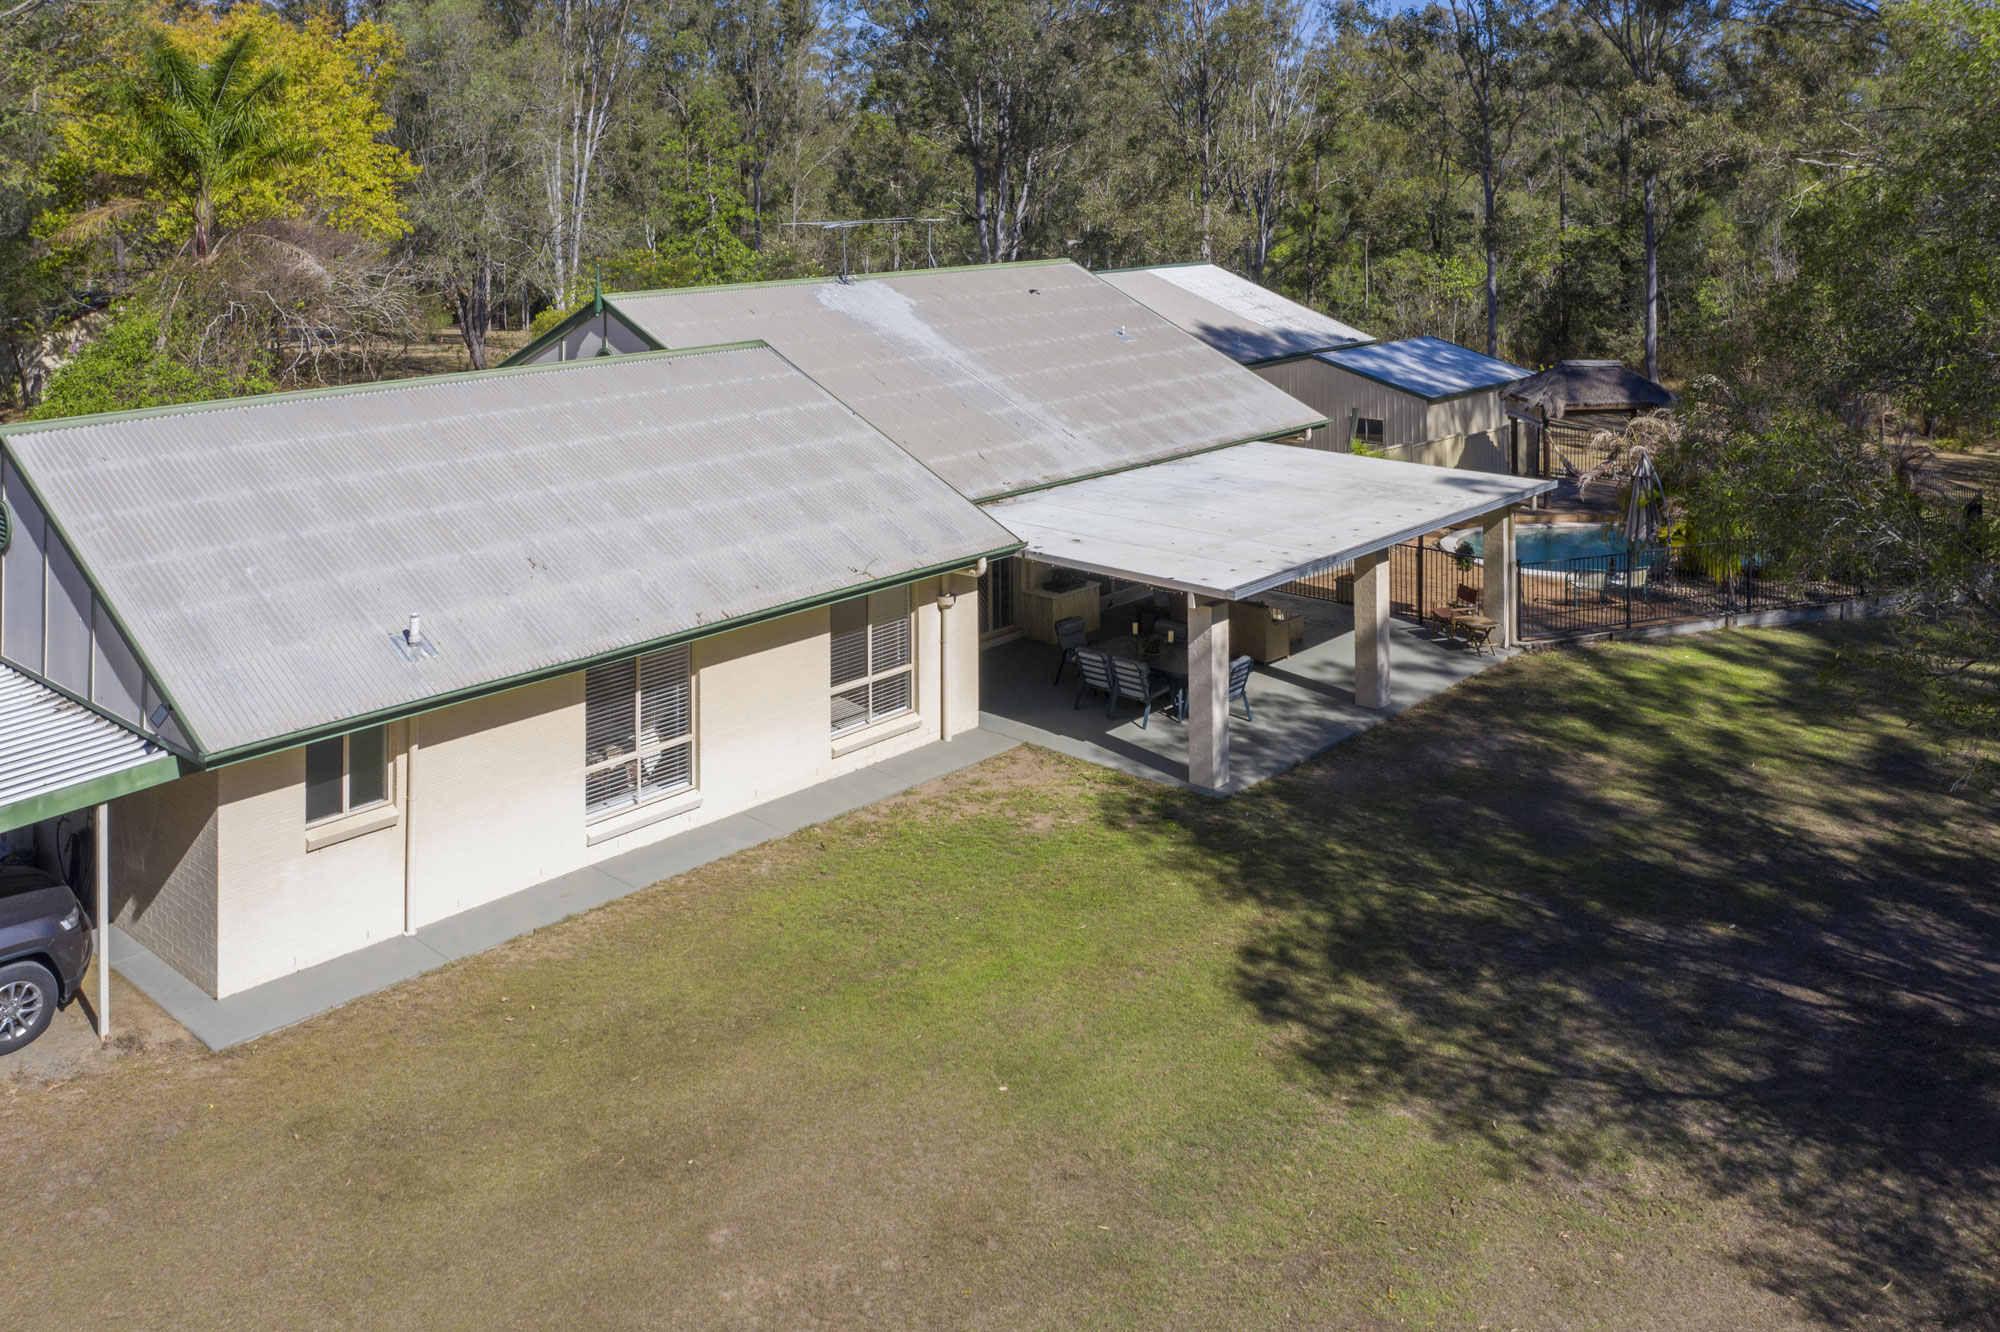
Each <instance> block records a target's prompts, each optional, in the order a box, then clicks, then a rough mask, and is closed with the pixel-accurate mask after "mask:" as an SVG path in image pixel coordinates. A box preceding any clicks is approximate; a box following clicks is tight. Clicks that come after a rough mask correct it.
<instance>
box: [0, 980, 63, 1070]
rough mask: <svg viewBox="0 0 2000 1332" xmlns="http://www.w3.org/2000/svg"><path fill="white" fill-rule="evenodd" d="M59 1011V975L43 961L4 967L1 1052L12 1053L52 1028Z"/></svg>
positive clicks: (0, 993)
mask: <svg viewBox="0 0 2000 1332" xmlns="http://www.w3.org/2000/svg"><path fill="white" fill-rule="evenodd" d="M55 1012H56V978H55V977H54V976H52V975H50V974H49V969H48V968H47V967H45V966H43V965H42V964H41V963H39V962H10V963H9V964H7V965H6V966H4V967H0V1055H7V1054H12V1053H14V1051H16V1050H18V1049H20V1048H21V1047H22V1046H24V1045H26V1044H28V1043H29V1042H30V1041H32V1040H34V1039H35V1037H37V1036H39V1035H41V1034H42V1033H43V1032H44V1031H46V1030H48V1026H49V1019H50V1018H52V1017H54V1016H55Z"/></svg>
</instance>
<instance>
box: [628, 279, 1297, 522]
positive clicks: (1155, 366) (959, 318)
mask: <svg viewBox="0 0 2000 1332" xmlns="http://www.w3.org/2000/svg"><path fill="white" fill-rule="evenodd" d="M606 299H607V300H608V301H610V302H611V304H612V305H613V307H614V308H615V309H616V310H617V311H618V313H619V315H620V316H621V317H623V318H625V319H627V320H629V321H631V322H632V323H633V324H635V325H636V326H637V327H639V328H641V329H643V330H644V331H645V332H646V333H647V334H648V335H649V336H651V337H653V338H655V339H657V340H658V341H659V342H661V343H664V344H665V345H667V346H669V347H688V346H700V345H702V344H707V343H716V342H728V341H733V340H737V339H745V338H762V339H764V340H766V341H768V342H769V343H770V344H771V345H772V346H774V347H776V348H777V349H778V350H779V351H780V352H782V353H783V354H784V355H785V357H786V358H787V359H788V360H790V361H792V362H793V363H794V364H796V365H797V366H798V367H799V368H800V369H802V370H804V371H805V372H806V373H807V374H809V375H811V376H812V377H813V378H814V379H816V380H818V381H819V382H820V383H822V384H824V385H826V387H827V388H828V390H830V391H831V392H832V393H833V394H834V396H836V397H838V398H839V399H840V400H841V401H842V402H844V403H846V404H847V405H848V406H850V407H852V408H854V410H855V411H857V412H859V413H861V415H862V416H864V417H866V418H867V419H868V420H869V421H870V422H871V423H873V424H874V425H875V426H876V428H877V429H879V430H881V431H882V432H883V433H884V434H886V435H888V436H889V438H891V439H893V440H895V441H896V442H897V443H898V444H901V445H902V446H903V447H904V448H906V449H908V450H909V451H910V452H911V453H912V454H914V455H915V456H916V457H917V459H918V460H919V461H921V462H923V463H924V464H925V465H926V466H928V467H930V468H931V469H932V470H934V471H936V472H937V473H938V475H940V476H942V477H943V478H944V479H945V480H947V481H949V482H950V483H951V484H952V485H954V486H956V487H958V489H959V490H961V491H963V492H964V493H965V494H967V495H970V496H972V497H973V498H975V499H989V498H992V497H993V496H996V495H1006V494H1011V493H1013V492H1015V491H1019V490H1025V489H1029V488H1031V487H1035V486H1043V485H1049V484H1052V483H1054V482H1060V481H1066V480H1071V479H1074V478H1076V477H1080V476H1090V475H1094V474H1096V473H1098V472H1106V471H1112V470H1116V469H1118V468H1122V467H1132V466H1136V465H1138V464H1140V463H1144V462H1151V461H1154V460H1157V459H1160V458H1168V457H1174V456H1176V455H1178V454H1183V453H1188V452H1191V451H1193V450H1195V449H1200V448H1207V447H1212V446H1214V445H1218V444H1229V443H1234V442H1236V441H1238V440H1242V439H1254V438H1260V437H1264V436H1269V435H1281V434H1287V433H1290V432H1292V431H1296V430H1302V429H1304V428H1306V427H1307V426H1310V425H1313V424H1315V423H1317V422H1318V421H1319V420H1320V417H1319V415H1318V414H1317V413H1315V412H1313V411H1312V410H1311V409H1310V408H1308V407H1306V406H1305V405H1304V404H1302V403H1300V402H1299V401H1298V400H1297V399H1295V398H1293V397H1291V396H1289V395H1288V394H1286V393H1283V392H1281V391H1280V390H1278V389H1276V388H1274V387H1272V386H1271V385H1269V384H1267V383H1265V382H1264V381H1263V380H1261V379H1259V378H1257V377H1256V376H1255V375H1253V374H1250V373H1249V372H1248V371H1245V370H1244V369H1242V368H1241V367H1240V366H1237V365H1235V364H1233V363H1232V362H1231V361H1230V360H1229V359H1228V358H1226V357H1223V356H1220V355H1217V354H1216V353H1215V352H1214V351H1213V350H1212V349H1210V348H1208V347H1206V346H1203V345H1202V344H1201V343H1200V342H1198V341H1196V340H1195V339H1194V338H1192V337H1189V336H1188V335H1187V334H1186V333H1183V332H1182V331H1181V330H1180V329H1178V328H1176V327H1174V325H1173V324H1171V323H1169V322H1168V321H1167V320H1166V319H1164V318H1162V317H1161V316H1159V315H1157V314H1155V313H1153V312H1152V311H1151V310H1148V309H1147V308H1146V307H1145V306H1143V305H1141V304H1139V303H1138V302H1137V301H1134V300H1132V299H1131V298H1130V297H1128V296H1126V295H1125V294H1124V293H1122V292H1120V291H1118V290H1117V289H1116V288H1114V287H1112V286H1110V285H1109V284H1107V283H1104V282H1100V281H1098V280H1097V278H1095V277H1093V276H1092V275H1091V274H1089V273H1087V272H1085V271H1084V270H1083V269H1081V268H1078V267H1077V266H1075V265H1074V264H1068V263H1061V264H1000V265H993V266H989V267H983V268H974V269H955V270H949V271H944V270H940V271H936V272H930V271H918V272H909V273H896V274H878V275H876V276H874V277H868V278H856V279H854V280H853V281H849V282H840V281H836V280H833V279H827V280H825V281H813V282H795V283H769V284H750V285H745V286H735V287H700V288H689V289H687V290H684V291H666V292H652V293H643V294H637V295H629V296H614V297H607V298H606Z"/></svg>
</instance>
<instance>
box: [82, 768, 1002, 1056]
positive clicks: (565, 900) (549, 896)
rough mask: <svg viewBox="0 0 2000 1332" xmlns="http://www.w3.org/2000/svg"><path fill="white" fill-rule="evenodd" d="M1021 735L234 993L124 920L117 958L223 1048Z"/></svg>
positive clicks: (891, 790)
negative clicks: (192, 974) (178, 961)
mask: <svg viewBox="0 0 2000 1332" xmlns="http://www.w3.org/2000/svg"><path fill="white" fill-rule="evenodd" d="M1017 743H1018V741H1016V740H1015V739H1013V738H1011V737H1008V736H1002V735H998V734H995V733H994V732H991V731H986V730H974V731H969V732H967V733H966V734H964V735H961V736H958V737H957V738H956V739H953V740H947V741H940V742H938V743H936V744H931V745H926V746H924V747H923V748H922V749H915V750H911V751H909V752H908V753H904V754H898V755H896V756H895V757H894V758H888V759H884V760H883V761H882V762H880V763H877V764H873V765H871V766H869V767H866V768H863V769H861V770H860V771H858V772H852V773H848V774H846V775H845V776H841V777H836V778H834V779H833V780H831V781H827V782H821V783H820V784H819V785H817V786H811V787H807V788H806V789H805V790H803V791H797V792H794V793H793V794H791V795H788V796H783V797H780V798H779V799H777V800H773V801H770V802H768V803H766V804H762V805H758V806H756V807H755V808H754V809H749V810H745V811H744V812H743V813H741V814H734V815H731V816H730V817H728V818H726V819H718V820H717V821H716V822H714V823H710V824H705V825H704V826H702V827H699V828H694V829H690V830H689V831H687V832H684V833H680V834H678V835H676V836H673V837H669V838H667V839H665V840H664V841H660V842H656V843H654V844H653V845H651V846H646V847H641V848H639V849H638V850H636V851H628V852H626V853H625V854H624V855H621V856H615V857H613V858H611V859H609V860H605V861H601V862H599V863H598V864H595V865H591V866H588V867H586V868H584V869H580V870H576V871H573V872H572V873H569V874H565V875H563V876H562V877H561V878H557V879H551V880H549V881H548V882H547V883H541V884H537V885H535V886H534V887H532V888H525V889H523V890H521V891H520V892H518V893H513V894H511V895H509V896H507V897H503V898H500V899H499V900H498V901H494V902H488V903H487V904H486V905H484V906H480V907H474V908H473V909H472V910H470V911H464V912H461V913H459V914H458V915H456V916H449V917H446V918H445V919H444V920H440V921H437V922H436V923H434V924H431V925H426V926H424V927H423V928H422V929H420V930H418V931H417V932H416V933H415V934H406V935H398V936H396V937H395V938H392V939H384V940H383V941H382V942H380V943H377V944H371V945H369V946H368V947H366V948H363V949H360V950H358V951H356V952H352V953H348V954H346V955H345V956H343V957H337V958H335V959H333V960H332V961H331V962H322V963H320V964H319V965H318V966H316V967H308V968H306V969H305V970H304V971H300V972H297V973H295V974H293V975H290V976H285V977H282V978H280V979H278V980H274V981H270V982H268V983H267V984H264V985H259V986H256V987H254V988H253V989H249V990H245V991H243V992H241V993H240V994H232V995H230V996H229V997H228V998H226V999H211V998H209V996H208V995H206V994H204V993H203V992H202V991H201V989H200V988H199V987H197V986H196V985H195V984H194V983H193V982H192V981H189V980H188V979H187V978H186V977H184V976H182V975H181V974H180V973H179V972H178V971H175V970H174V969H173V968H172V967H170V966H168V965H167V964H166V963H165V962H162V961H161V960H160V959H159V958H157V957H155V956H154V955H153V954H152V953H151V952H150V951H148V950H147V949H146V947H145V946H144V945H142V944H141V943H139V941H138V940H136V939H134V938H132V937H131V936H130V935H128V934H126V933H125V932H124V931H123V930H121V929H119V928H118V927H117V926H115V925H114V926H113V927H112V928H111V965H112V969H113V971H115V972H116V973H117V974H118V975H121V976H123V977H124V978H125V979H126V980H128V981H130V982H131V983H132V984H133V985H134V986H136V987H137V988H138V989H139V990H140V992H141V993H143V994H145V995H146V996H147V997H148V998H150V999H151V1000H152V1001H153V1002H154V1003H156V1004H158V1005H159V1006H160V1007H161V1008H162V1009H164V1010H166V1012H167V1014H168V1016H170V1017H172V1018H173V1019H174V1020H175V1021H177V1022H179V1023H180V1024H181V1025H183V1026H185V1027H186V1028H187V1029H188V1030H189V1031H191V1032H193V1033H194V1034H195V1035H196V1036H197V1037H199V1038H200V1039H201V1041H202V1042H203V1043H204V1044H206V1045H207V1046H208V1047H209V1048H210V1049H213V1050H222V1049H226V1048H228V1047H229V1046H232V1045H240V1044H242V1043H243V1042H245V1041H248V1040H254V1039H255V1038H257V1037H259V1036H262V1035H264V1034H266V1033H267V1032H273V1031H277V1030H278V1029H279V1028H281V1027H289V1026H291V1025H292V1024H293V1023H295V1022H303V1021H304V1020H305V1019H307V1018H309V1017H312V1016H314V1015H315V1014H318V1013H324V1012H326V1011H327V1010H328V1009H331V1008H338V1007H339V1006H340V1005H342V1004H344V1003H347V1002H348V1001H350V1000H353V999H359V998H360V997H361V996H363V995H365V994H373V993H374V992H375V991H377V990H383V989H387V988H388V987H389V986H391V985H395V984H398V983H400V982H402V981H406V980H409V979H410V978H411V977H413V976H419V975H422V974H423V973H424V972H426V971H431V970H434V969H436V968H438V967H441V966H444V965H445V964H446V963H448V962H455V961H457V960H458V959H460V958H462V957H470V956H471V955H472V954H474V953H478V952H483V951H485V950H486V949H488V948H492V947H493V946H495V945H496V944H502V943H505V942H506V941H507V940H509V939H513V938H516V937H518V936H520V935H523V934H528V933H530V932H532V931H534V930H538V929H542V928H544V927H545V926H549V925H553V924H555V923H556V922H557V921H560V920H563V919H566V918H567V917H570V916H574V915H576V914H577V913H578V912H582V911H588V910H590V909H591V908H592V907H598V906H602V905H604V904H605V903H606V902H610V901H613V900H615V899H617V898H620V897H624V896H625V895H626V894H628V893H634V892H637V891H638V890H639V889H641V888H646V887H650V886H651V885H653V884H655V883H658V882H660V881H661V880H662V879H670V878H672V877H674V876H675V875H677V874H685V873H686V872H687V871H689V870H691V869H695V868H698V867H699V866H702V865H706V864H708V863H709V862H710V861H715V860H721V859H722V858H723V857H725V856H732V855H734V854H736V853H737V852H738V851H743V850H747V849H748V848H750V847H753V846H756V845H758V844H760V843H763V842H768V841H771V840H773V839H775V838H779V837H784V836H787V835H788V834H791V833H794V832H797V831H798V830H799V829H801V828H807V827H810V826H812V825H813V824H815V823H824V822H826V821H827V820H828V819H831V818H836V817H838V816H839V815H842V814H845V813H847V812H849V811H850V810H856V809H860V808H862V807H863V806H864V805H872V804H874V803H875V802H876V801H878V800H886V799H888V798H889V797H890V796H893V795H898V794H900V793H902V792H904V791H907V790H909V789H910V788H912V787H915V786H921V785H922V784H923V783H925V782H928V781H934V780H936V779H937V778H939V777H945V776H949V775H950V774H952V773H954V772H958V771H960V770H962V769H965V768H969V767H971V766H973V765H974V764H976V763H983V762H985V761H986V760H987V759H989V758H992V757H993V756H994V755H996V754H1001V753H1005V752H1006V751H1007V750H1010V749H1012V748H1014V746H1015V745H1016V744H1017Z"/></svg>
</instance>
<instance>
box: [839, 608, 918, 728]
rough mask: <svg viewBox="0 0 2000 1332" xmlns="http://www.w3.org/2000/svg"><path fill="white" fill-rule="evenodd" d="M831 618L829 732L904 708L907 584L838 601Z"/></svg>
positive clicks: (908, 694) (907, 673)
mask: <svg viewBox="0 0 2000 1332" xmlns="http://www.w3.org/2000/svg"><path fill="white" fill-rule="evenodd" d="M832 619H833V649H832V658H833V660H832V665H833V733H834V734H835V735H839V734H841V733H842V732H844V731H851V730H854V729H855V728H856V727H858V726H866V725H868V724H869V723H870V722H877V721H881V720H882V719H883V718H884V717H893V716H895V715H896V714H897V713H899V712H908V711H909V710H910V701H911V676H912V674H913V672H912V670H911V643H912V640H913V638H914V635H913V634H912V633H911V629H910V589H909V588H907V587H898V588H893V589H891V590H890V591H887V592H876V593H874V594H872V595H870V596H865V597H856V598H854V599H853V600H852V601H842V602H838V603H836V604H835V605H834V606H833V608H832Z"/></svg>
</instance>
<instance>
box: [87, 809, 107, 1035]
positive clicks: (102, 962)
mask: <svg viewBox="0 0 2000 1332" xmlns="http://www.w3.org/2000/svg"><path fill="white" fill-rule="evenodd" d="M90 826H91V830H92V835H93V836H94V837H95V839H96V842H97V854H96V855H94V856H92V857H91V859H92V861H93V862H95V866H96V869H95V872H94V873H93V875H92V877H93V878H95V879H96V880H97V884H96V887H97V1043H98V1044H99V1045H102V1044H103V1043H104V1042H106V1041H108V1040H110V1039H111V806H109V805H99V806H98V807H97V816H96V817H95V818H93V819H92V820H91V821H90Z"/></svg>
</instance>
